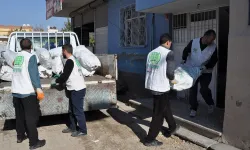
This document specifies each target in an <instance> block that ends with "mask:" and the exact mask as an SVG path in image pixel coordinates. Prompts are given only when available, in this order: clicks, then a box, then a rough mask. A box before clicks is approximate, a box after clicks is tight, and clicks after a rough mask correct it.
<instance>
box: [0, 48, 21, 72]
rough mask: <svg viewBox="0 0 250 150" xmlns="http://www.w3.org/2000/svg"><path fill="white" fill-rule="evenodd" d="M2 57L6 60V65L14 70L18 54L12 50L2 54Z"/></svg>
mask: <svg viewBox="0 0 250 150" xmlns="http://www.w3.org/2000/svg"><path fill="white" fill-rule="evenodd" d="M1 55H2V57H3V58H4V60H5V61H6V63H7V64H8V65H9V66H10V67H11V68H13V62H14V60H15V58H16V56H17V53H15V52H13V51H11V50H6V51H3V52H2V54H1Z"/></svg>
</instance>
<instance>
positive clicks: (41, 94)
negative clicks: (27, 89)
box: [36, 88, 44, 101]
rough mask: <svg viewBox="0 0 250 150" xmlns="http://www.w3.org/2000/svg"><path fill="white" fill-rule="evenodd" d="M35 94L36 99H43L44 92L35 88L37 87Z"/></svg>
mask: <svg viewBox="0 0 250 150" xmlns="http://www.w3.org/2000/svg"><path fill="white" fill-rule="evenodd" d="M36 94H37V99H38V100H39V101H41V100H43V99H44V93H43V91H42V89H40V88H37V89H36Z"/></svg>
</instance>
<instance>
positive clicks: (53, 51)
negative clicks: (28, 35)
mask: <svg viewBox="0 0 250 150" xmlns="http://www.w3.org/2000/svg"><path fill="white" fill-rule="evenodd" d="M49 53H50V56H51V57H52V58H54V57H59V56H61V55H62V47H57V48H53V49H51V50H49Z"/></svg>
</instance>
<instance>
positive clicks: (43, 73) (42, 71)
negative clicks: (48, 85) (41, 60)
mask: <svg viewBox="0 0 250 150" xmlns="http://www.w3.org/2000/svg"><path fill="white" fill-rule="evenodd" d="M38 72H39V76H40V78H43V79H45V78H51V77H52V70H49V69H46V68H45V67H43V66H41V65H39V66H38Z"/></svg>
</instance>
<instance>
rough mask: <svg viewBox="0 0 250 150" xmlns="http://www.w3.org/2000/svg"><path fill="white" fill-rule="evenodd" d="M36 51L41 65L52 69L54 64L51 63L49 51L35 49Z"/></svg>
mask: <svg viewBox="0 0 250 150" xmlns="http://www.w3.org/2000/svg"><path fill="white" fill-rule="evenodd" d="M35 51H36V55H37V56H38V59H39V62H40V64H41V65H42V66H43V67H45V68H47V69H51V68H52V64H51V63H52V62H51V57H50V53H49V51H48V50H47V49H45V48H38V49H35Z"/></svg>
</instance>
